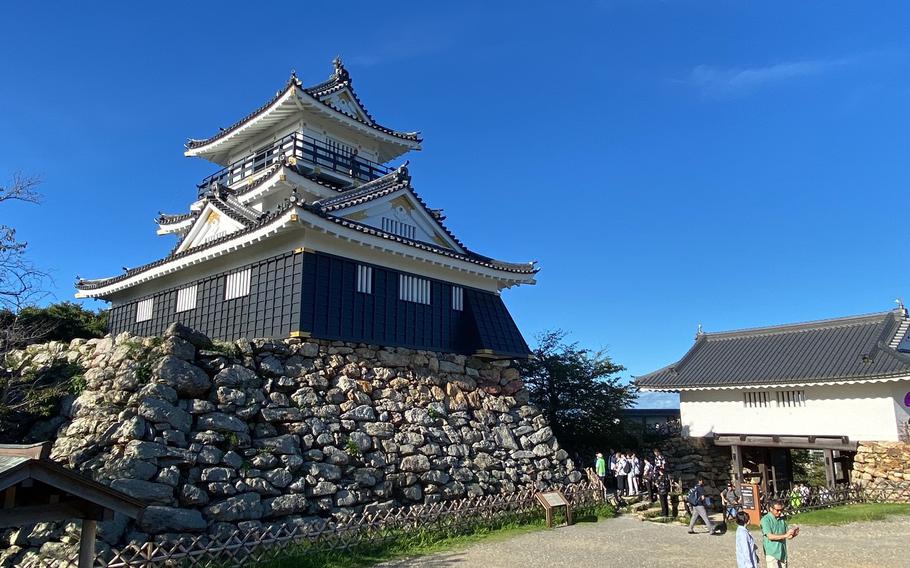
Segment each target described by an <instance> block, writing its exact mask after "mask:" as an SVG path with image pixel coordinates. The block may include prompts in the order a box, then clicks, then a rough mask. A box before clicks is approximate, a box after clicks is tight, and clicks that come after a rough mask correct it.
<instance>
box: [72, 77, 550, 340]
mask: <svg viewBox="0 0 910 568" xmlns="http://www.w3.org/2000/svg"><path fill="white" fill-rule="evenodd" d="M420 143H421V139H420V137H419V136H418V134H417V133H414V132H399V131H395V130H392V129H390V128H387V127H385V126H381V125H379V124H378V123H377V122H376V121H375V119H374V118H373V116H372V115H371V114H370V113H369V112H367V110H366V108H365V107H364V105H363V103H362V102H361V100H360V98H359V97H358V96H357V95H356V93H355V92H354V90H353V87H352V81H351V77H350V74H349V73H348V71H347V70H346V69H345V68H344V66H343V64H342V63H341V61H340V60H337V59H336V60H335V61H334V72H333V74H332V76H331V77H330V78H329V80H327V81H325V82H323V83H321V84H319V85H316V86H314V87H309V88H305V87H303V86H302V84H301V82H300V81H299V80H298V79H297V77H296V75H292V76H291V79H290V80H289V81H288V83H287V84H286V86H285V87H284V89H282V90H281V91H279V92H278V93H277V94H276V96H275V97H274V98H273V99H271V100H270V101H269V102H267V103H266V104H265V105H263V106H262V107H260V108H259V109H257V110H256V111H254V112H252V113H251V114H249V115H248V116H246V117H245V118H243V119H241V120H239V121H237V122H236V123H235V124H233V125H232V126H230V127H228V128H225V129H222V130H221V131H220V132H219V133H218V134H216V135H214V136H211V137H209V138H206V139H204V140H190V141H189V142H188V143H187V150H186V152H185V154H186V155H187V156H194V157H201V158H204V159H207V160H209V161H212V162H214V163H216V164H218V165H220V166H222V169H221V170H219V171H217V172H216V173H214V174H212V175H210V176H208V177H207V178H206V179H205V180H203V182H202V183H201V184H199V186H198V192H197V199H196V200H195V201H194V202H193V203H192V204H191V205H190V208H189V211H188V212H185V213H179V214H164V213H161V214H159V217H158V219H157V222H158V225H159V228H158V234H160V235H166V234H174V235H176V236H177V237H178V242H177V244H176V246H175V247H174V249H173V251H172V252H171V254H169V255H168V256H167V257H165V258H162V259H159V260H156V261H153V262H150V263H148V264H145V265H142V266H139V267H135V268H131V269H128V270H125V271H124V273H122V274H119V275H117V276H113V277H109V278H101V279H95V280H85V279H81V280H79V281H78V282H77V284H76V287H77V290H78V293H77V297H94V298H101V299H105V300H108V301H110V302H111V304H112V306H111V331H112V332H114V333H118V332H121V331H130V332H132V333H136V334H140V335H154V334H159V333H161V332H163V331H164V329H165V328H166V326H167V325H169V324H170V323H171V322H173V321H180V322H181V323H184V324H187V325H190V326H192V327H195V328H197V329H199V330H200V331H202V332H205V333H207V334H209V335H210V336H212V337H214V338H219V339H234V338H237V337H243V336H247V337H287V336H313V337H320V338H324V339H339V340H345V341H363V342H367V343H375V344H382V345H399V346H405V347H413V348H420V349H430V350H439V351H451V352H461V353H465V354H476V355H479V356H489V357H522V356H525V355H527V353H528V348H527V345H526V343H525V341H524V339H523V338H522V336H521V333H520V332H519V331H518V328H517V326H516V325H515V323H514V321H513V320H512V318H511V316H510V315H509V312H508V310H507V309H506V308H505V305H504V304H503V302H502V299H501V297H500V291H501V290H502V289H504V288H508V287H511V286H515V285H520V284H533V283H534V275H535V274H536V272H537V267H536V266H535V264H534V263H510V262H503V261H499V260H495V259H492V258H489V257H487V256H483V255H480V254H477V253H475V252H473V251H471V250H469V249H468V248H467V247H466V246H465V245H464V243H462V242H461V241H460V240H459V239H458V238H456V237H455V235H454V234H453V233H452V231H451V230H450V229H449V228H448V227H446V226H445V225H444V224H443V219H444V218H445V217H444V216H443V215H442V213H441V210H438V209H430V208H429V207H428V206H427V204H426V203H425V202H424V201H423V199H422V198H421V197H420V196H419V195H418V194H417V192H416V191H415V190H414V188H413V187H412V185H411V177H410V173H409V171H408V169H407V162H405V164H404V165H400V166H398V167H394V168H393V167H389V166H387V165H386V164H387V163H388V162H389V161H391V160H394V159H396V158H399V157H400V156H402V155H403V154H405V153H406V152H408V151H411V150H419V149H420Z"/></svg>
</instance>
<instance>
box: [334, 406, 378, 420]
mask: <svg viewBox="0 0 910 568" xmlns="http://www.w3.org/2000/svg"><path fill="white" fill-rule="evenodd" d="M341 419H342V420H359V421H361V422H363V421H366V420H376V411H375V410H373V407H372V406H370V405H368V404H361V405H360V406H358V407H356V408H353V409H351V410H349V411H347V412H345V413H344V414H342V415H341Z"/></svg>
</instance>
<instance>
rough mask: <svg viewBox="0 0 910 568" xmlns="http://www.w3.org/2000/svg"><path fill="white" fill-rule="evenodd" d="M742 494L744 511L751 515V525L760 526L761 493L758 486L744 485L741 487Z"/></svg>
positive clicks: (752, 484) (753, 484)
mask: <svg viewBox="0 0 910 568" xmlns="http://www.w3.org/2000/svg"><path fill="white" fill-rule="evenodd" d="M740 492H741V494H742V496H743V511H745V512H746V513H748V515H749V524H751V525H758V524H760V523H761V493H760V491H759V489H758V485H757V484H755V483H750V484H746V483H743V484H742V485H741V486H740Z"/></svg>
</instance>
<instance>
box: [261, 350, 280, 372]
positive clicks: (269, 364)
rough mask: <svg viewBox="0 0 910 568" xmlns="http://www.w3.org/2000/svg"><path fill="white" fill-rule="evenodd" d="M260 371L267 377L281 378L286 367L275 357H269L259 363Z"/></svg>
mask: <svg viewBox="0 0 910 568" xmlns="http://www.w3.org/2000/svg"><path fill="white" fill-rule="evenodd" d="M259 369H260V370H261V371H262V373H263V374H264V375H266V376H271V377H280V376H281V375H283V374H284V365H283V364H282V363H281V361H279V360H278V357H275V356H274V355H267V356H266V357H264V358H263V359H262V361H260V362H259Z"/></svg>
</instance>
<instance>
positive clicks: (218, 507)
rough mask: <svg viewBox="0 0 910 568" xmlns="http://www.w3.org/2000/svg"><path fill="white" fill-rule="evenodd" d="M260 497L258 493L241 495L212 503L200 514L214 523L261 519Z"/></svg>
mask: <svg viewBox="0 0 910 568" xmlns="http://www.w3.org/2000/svg"><path fill="white" fill-rule="evenodd" d="M261 500H262V497H260V495H259V494H258V493H243V494H242V495H237V496H235V497H229V498H228V499H225V500H224V501H218V502H217V503H212V504H211V505H209V506H208V507H206V508H204V509H203V510H202V512H203V513H204V514H205V516H206V517H208V518H210V519H213V520H215V521H246V520H251V519H261V518H262V503H261Z"/></svg>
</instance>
